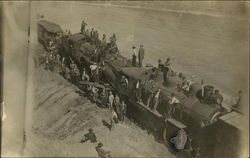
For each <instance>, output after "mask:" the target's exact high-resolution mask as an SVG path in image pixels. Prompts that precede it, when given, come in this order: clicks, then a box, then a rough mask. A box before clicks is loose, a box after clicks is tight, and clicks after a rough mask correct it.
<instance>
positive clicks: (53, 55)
mask: <svg viewBox="0 0 250 158" xmlns="http://www.w3.org/2000/svg"><path fill="white" fill-rule="evenodd" d="M47 50H48V52H47V53H46V56H45V70H51V71H54V66H55V65H56V64H60V63H61V56H60V55H59V52H58V49H57V48H56V45H55V42H54V41H53V40H52V39H51V40H50V41H49V44H48V47H47Z"/></svg>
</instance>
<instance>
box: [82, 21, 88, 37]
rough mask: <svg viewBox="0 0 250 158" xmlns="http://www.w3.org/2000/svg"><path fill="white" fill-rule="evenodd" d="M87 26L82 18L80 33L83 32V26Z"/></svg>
mask: <svg viewBox="0 0 250 158" xmlns="http://www.w3.org/2000/svg"><path fill="white" fill-rule="evenodd" d="M86 26H87V23H85V21H84V20H82V25H81V33H82V34H83V33H84V32H85V27H86Z"/></svg>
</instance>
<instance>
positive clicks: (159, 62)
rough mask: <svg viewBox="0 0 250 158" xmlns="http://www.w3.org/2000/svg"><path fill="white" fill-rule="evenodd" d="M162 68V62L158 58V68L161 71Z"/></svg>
mask: <svg viewBox="0 0 250 158" xmlns="http://www.w3.org/2000/svg"><path fill="white" fill-rule="evenodd" d="M163 68H164V64H163V63H162V61H161V59H159V60H158V69H159V70H160V71H163Z"/></svg>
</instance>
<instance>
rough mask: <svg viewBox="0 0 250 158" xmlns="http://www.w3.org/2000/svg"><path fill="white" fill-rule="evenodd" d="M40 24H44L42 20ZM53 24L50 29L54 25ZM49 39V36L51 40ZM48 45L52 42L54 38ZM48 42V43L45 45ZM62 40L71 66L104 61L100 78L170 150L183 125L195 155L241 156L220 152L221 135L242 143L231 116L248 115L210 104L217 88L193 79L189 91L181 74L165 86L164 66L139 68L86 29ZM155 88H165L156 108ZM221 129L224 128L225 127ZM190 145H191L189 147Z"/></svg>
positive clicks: (130, 113)
mask: <svg viewBox="0 0 250 158" xmlns="http://www.w3.org/2000/svg"><path fill="white" fill-rule="evenodd" d="M39 25H42V23H41V22H40V23H39ZM47 25H48V24H46V27H48V26H47ZM56 33H57V32H55V34H56ZM43 38H44V36H41V35H39V40H40V41H45V40H44V39H43ZM46 38H47V37H46ZM46 41H48V40H47V39H46ZM46 43H47V44H48V42H46ZM46 43H45V42H43V44H45V45H46ZM56 43H57V48H58V50H59V53H60V54H61V56H64V57H65V58H66V64H67V65H69V63H70V61H71V60H73V61H74V62H75V63H76V64H77V65H78V67H79V68H80V69H83V68H85V69H86V70H87V71H88V72H90V65H93V64H95V63H96V64H98V65H99V66H100V67H101V71H100V74H99V77H100V80H101V81H100V82H101V83H108V84H109V85H110V86H111V87H112V88H113V89H114V90H115V91H116V93H118V94H119V95H120V98H122V100H124V101H125V102H126V104H127V105H128V107H127V108H128V112H127V116H128V117H129V118H131V119H133V120H136V122H138V123H139V124H140V125H141V127H142V128H145V129H147V130H148V131H149V132H152V133H153V134H154V135H155V137H156V138H157V139H159V140H161V141H163V142H164V143H165V144H166V145H167V146H169V147H170V149H174V148H171V147H172V146H173V145H174V144H173V143H171V141H170V140H171V138H173V136H174V135H176V133H178V131H179V130H180V129H183V130H185V132H186V133H187V136H188V139H189V140H192V147H193V148H194V149H197V150H195V155H199V154H200V155H201V156H207V157H209V158H216V157H228V158H230V157H231V158H233V157H236V155H237V151H233V152H231V153H226V155H220V156H219V155H218V153H220V152H218V151H217V150H216V147H217V144H218V143H219V142H218V141H217V138H218V137H220V138H221V139H223V138H224V140H227V142H228V144H230V145H231V144H235V146H237V144H238V142H237V141H239V135H240V134H241V131H242V128H241V127H239V125H238V124H234V123H232V122H233V121H231V122H230V121H228V118H232V119H235V118H237V119H242V117H243V116H242V115H241V114H239V113H237V112H231V113H228V112H225V111H224V110H223V108H222V107H221V105H220V104H218V103H211V102H209V100H208V98H209V96H210V95H211V93H212V92H213V87H212V86H209V85H206V86H204V87H203V85H201V84H199V83H194V82H193V83H190V85H189V89H188V93H186V92H184V91H183V90H181V89H179V88H178V85H179V83H180V78H179V77H178V76H177V75H176V74H175V73H171V74H170V73H169V75H168V79H167V83H166V84H163V83H164V82H165V81H163V72H162V71H161V70H160V68H155V67H140V68H139V67H134V66H132V62H131V60H130V59H127V58H125V57H123V56H122V55H121V54H120V53H119V51H114V50H113V49H112V46H111V44H110V43H109V44H107V45H106V46H105V47H104V46H102V45H101V44H100V43H101V41H100V40H99V39H93V38H91V37H89V36H88V35H86V34H83V33H76V34H73V35H69V36H68V35H67V36H61V37H60V38H58V39H57V42H56ZM124 76H125V77H126V78H127V79H128V85H127V86H126V87H124V86H122V85H121V80H122V77H124ZM138 82H139V83H140V85H141V87H142V93H141V100H140V101H138V100H137V96H136V95H137V94H136V93H137V92H136V90H135V88H136V86H137V83H138ZM152 87H153V89H154V90H153V91H155V90H160V92H161V93H160V97H161V99H160V102H159V103H158V104H157V106H156V107H154V106H155V105H154V104H155V103H154V102H153V101H150V102H148V98H149V97H150V95H151V93H152ZM171 94H175V97H176V98H177V99H178V100H179V103H178V104H175V106H174V112H173V114H171V116H170V115H169V113H168V111H170V110H171V109H170V108H173V107H172V106H171V105H170V103H169V100H170V99H169V96H171ZM218 102H221V100H219V101H218ZM154 108H155V109H154ZM152 109H154V110H152ZM235 116H237V117H235ZM225 118H227V119H225ZM219 124H223V125H224V126H225V127H223V125H221V127H223V128H229V129H231V131H233V133H234V137H233V138H232V137H230V136H225V134H223V132H218V126H219ZM220 131H223V130H222V129H220ZM225 131H228V129H227V130H225ZM187 148H188V147H187V145H185V147H184V150H185V149H187ZM230 148H231V147H230ZM198 149H199V150H198ZM224 150H225V151H226V150H229V147H227V145H225V147H224ZM172 151H173V152H176V151H174V150H172ZM231 151H232V150H231ZM190 152H191V150H190ZM186 157H187V156H186Z"/></svg>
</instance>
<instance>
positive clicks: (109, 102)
mask: <svg viewBox="0 0 250 158" xmlns="http://www.w3.org/2000/svg"><path fill="white" fill-rule="evenodd" d="M113 103H114V95H113V94H112V92H111V91H109V97H108V104H109V109H112V108H113Z"/></svg>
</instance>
